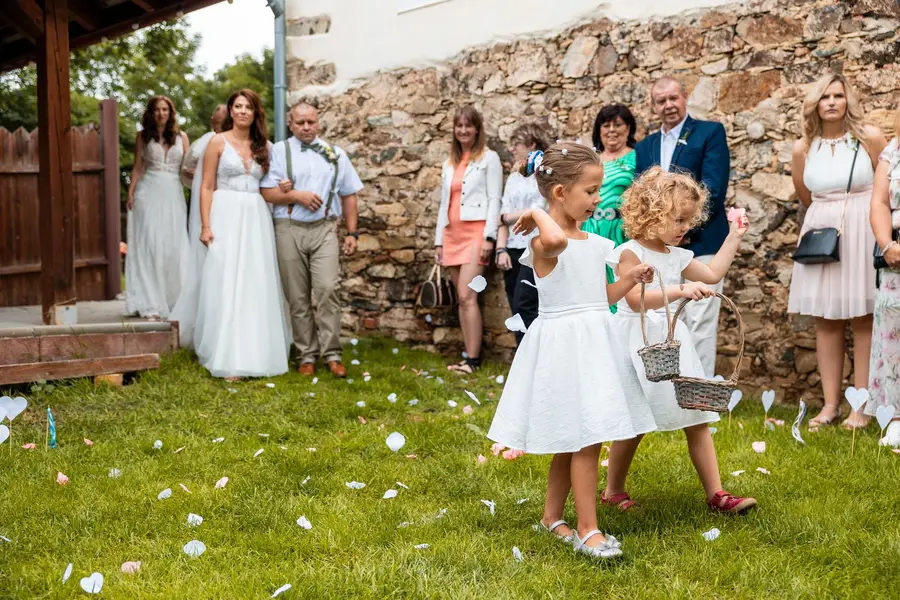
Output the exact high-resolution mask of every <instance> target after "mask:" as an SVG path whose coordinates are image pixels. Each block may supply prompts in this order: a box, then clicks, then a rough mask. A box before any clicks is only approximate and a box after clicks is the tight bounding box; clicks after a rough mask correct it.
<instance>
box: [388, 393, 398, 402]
mask: <svg viewBox="0 0 900 600" xmlns="http://www.w3.org/2000/svg"><path fill="white" fill-rule="evenodd" d="M387 400H388V402H390V403H391V404H393V403H395V402H396V401H397V394H395V393H393V392H391V393H390V394H388V397H387Z"/></svg>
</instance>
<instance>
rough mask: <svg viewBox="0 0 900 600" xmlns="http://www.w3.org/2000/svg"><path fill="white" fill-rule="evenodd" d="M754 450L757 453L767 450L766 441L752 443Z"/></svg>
mask: <svg viewBox="0 0 900 600" xmlns="http://www.w3.org/2000/svg"><path fill="white" fill-rule="evenodd" d="M752 447H753V451H754V452H756V453H757V454H762V453H763V452H765V451H766V443H765V442H753V444H752Z"/></svg>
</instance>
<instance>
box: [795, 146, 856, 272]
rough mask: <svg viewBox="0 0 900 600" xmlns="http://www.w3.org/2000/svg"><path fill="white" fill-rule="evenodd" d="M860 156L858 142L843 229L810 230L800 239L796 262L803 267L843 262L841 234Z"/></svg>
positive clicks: (796, 251)
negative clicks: (857, 157)
mask: <svg viewBox="0 0 900 600" xmlns="http://www.w3.org/2000/svg"><path fill="white" fill-rule="evenodd" d="M858 154H859V142H856V151H855V152H854V153H853V163H852V164H851V165H850V179H849V180H848V181H847V191H846V193H845V194H844V210H843V211H841V227H840V229H835V228H834V227H823V228H821V229H810V230H809V231H807V232H806V233H804V234H803V237H801V238H800V243H799V244H797V249H796V250H795V251H794V262H797V263H800V264H801V265H822V264H827V263H836V262H840V260H841V234H842V233H843V231H844V214H845V213H846V212H847V200H848V199H849V197H850V186H851V185H852V183H853V169H854V168H856V156H857V155H858Z"/></svg>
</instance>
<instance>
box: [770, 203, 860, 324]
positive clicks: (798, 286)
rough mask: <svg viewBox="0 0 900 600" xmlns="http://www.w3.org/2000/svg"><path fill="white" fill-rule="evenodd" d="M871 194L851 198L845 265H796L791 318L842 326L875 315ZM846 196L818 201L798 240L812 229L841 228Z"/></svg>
mask: <svg viewBox="0 0 900 600" xmlns="http://www.w3.org/2000/svg"><path fill="white" fill-rule="evenodd" d="M871 200H872V189H871V188H869V189H867V190H863V191H859V192H853V193H851V194H850V196H849V199H848V201H847V211H846V213H845V215H844V229H843V233H842V234H841V237H840V245H841V260H840V262H836V263H829V264H824V265H801V264H799V263H794V272H793V275H792V277H791V292H790V298H789V300H788V312H789V313H797V314H801V315H809V316H813V317H822V318H825V319H833V320H844V319H853V318H856V317H862V316H865V315H870V314H872V312H873V311H874V310H875V267H874V266H873V264H872V249H873V248H874V247H875V235H874V234H873V233H872V226H871V225H870V224H869V203H870V201H871ZM843 209H844V193H843V192H834V193H830V194H823V195H818V194H817V195H815V196H814V197H813V202H812V204H811V205H810V207H809V210H808V211H807V213H806V218H804V219H803V227H802V228H801V229H800V236H801V237H802V236H803V234H804V233H806V232H807V231H809V230H810V229H819V228H823V227H834V228H840V226H841V213H842V211H843Z"/></svg>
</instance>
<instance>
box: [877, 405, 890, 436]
mask: <svg viewBox="0 0 900 600" xmlns="http://www.w3.org/2000/svg"><path fill="white" fill-rule="evenodd" d="M894 412H895V411H894V405H893V404H884V405H882V406H879V407H878V408H876V409H875V419H876V420H877V421H878V426H879V427H881V430H882V431H884V429H885V427H887V426H888V425H890V424H891V420H892V419H893V418H894Z"/></svg>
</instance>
